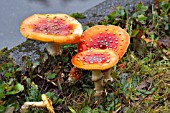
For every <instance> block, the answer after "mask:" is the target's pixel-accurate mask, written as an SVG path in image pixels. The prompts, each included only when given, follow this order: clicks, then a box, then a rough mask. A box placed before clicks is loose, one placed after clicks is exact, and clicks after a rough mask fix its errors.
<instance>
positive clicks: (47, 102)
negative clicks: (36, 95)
mask: <svg viewBox="0 0 170 113" xmlns="http://www.w3.org/2000/svg"><path fill="white" fill-rule="evenodd" d="M41 98H42V101H40V102H25V103H24V104H23V105H22V107H21V109H20V112H21V113H26V112H27V109H28V108H29V107H30V106H32V107H44V108H47V109H48V111H49V112H50V113H55V112H54V108H53V106H52V102H51V100H50V99H49V98H48V97H47V96H46V95H45V94H42V96H41Z"/></svg>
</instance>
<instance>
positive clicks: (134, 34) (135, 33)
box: [131, 29, 140, 37]
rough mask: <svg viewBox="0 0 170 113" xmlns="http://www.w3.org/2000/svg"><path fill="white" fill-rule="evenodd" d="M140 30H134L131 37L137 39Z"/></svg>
mask: <svg viewBox="0 0 170 113" xmlns="http://www.w3.org/2000/svg"><path fill="white" fill-rule="evenodd" d="M139 31H140V30H139V29H134V30H132V34H131V37H136V36H137V34H138V33H139Z"/></svg>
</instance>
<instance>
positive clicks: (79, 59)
mask: <svg viewBox="0 0 170 113" xmlns="http://www.w3.org/2000/svg"><path fill="white" fill-rule="evenodd" d="M118 61H119V56H118V55H117V54H116V53H115V52H114V51H113V50H112V49H90V50H86V51H82V52H79V53H77V54H76V55H75V56H73V58H72V59H71V62H72V64H73V65H74V66H76V67H78V68H80V69H84V70H91V71H92V81H93V82H94V85H95V88H94V89H95V90H96V92H95V96H101V95H102V94H103V87H102V86H103V77H104V75H103V73H102V72H101V71H102V70H106V69H109V68H111V67H113V66H114V65H115V64H116V63H117V62H118Z"/></svg>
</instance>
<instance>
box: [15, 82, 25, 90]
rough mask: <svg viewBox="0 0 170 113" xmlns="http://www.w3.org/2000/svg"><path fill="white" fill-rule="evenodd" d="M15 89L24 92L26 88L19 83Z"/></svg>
mask: <svg viewBox="0 0 170 113" xmlns="http://www.w3.org/2000/svg"><path fill="white" fill-rule="evenodd" d="M14 89H15V90H18V91H23V90H24V86H23V85H22V84H20V83H17V84H16V85H15V86H14Z"/></svg>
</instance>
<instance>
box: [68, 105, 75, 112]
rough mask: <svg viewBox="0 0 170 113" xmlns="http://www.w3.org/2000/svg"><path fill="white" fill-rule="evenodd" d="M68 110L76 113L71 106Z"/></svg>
mask: <svg viewBox="0 0 170 113" xmlns="http://www.w3.org/2000/svg"><path fill="white" fill-rule="evenodd" d="M68 109H69V110H70V111H71V113H76V111H75V110H74V109H73V108H72V107H71V106H68Z"/></svg>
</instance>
